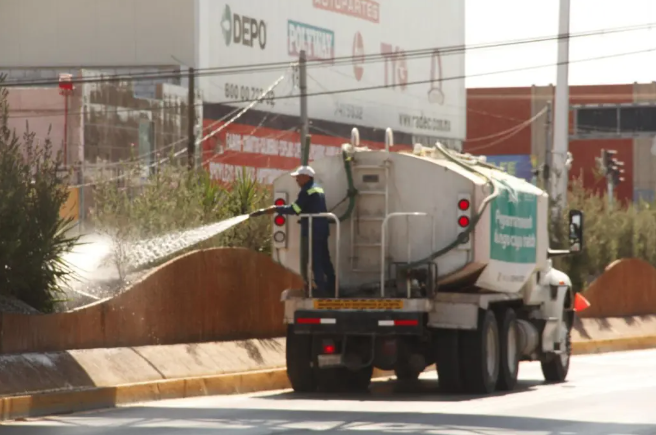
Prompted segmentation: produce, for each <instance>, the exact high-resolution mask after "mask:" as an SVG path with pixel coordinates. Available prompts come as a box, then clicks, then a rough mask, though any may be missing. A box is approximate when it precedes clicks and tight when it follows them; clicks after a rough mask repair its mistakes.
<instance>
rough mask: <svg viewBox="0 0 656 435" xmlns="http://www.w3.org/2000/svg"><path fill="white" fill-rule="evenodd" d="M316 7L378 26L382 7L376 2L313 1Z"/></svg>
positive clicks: (367, 0)
mask: <svg viewBox="0 0 656 435" xmlns="http://www.w3.org/2000/svg"><path fill="white" fill-rule="evenodd" d="M312 3H313V4H314V7H315V8H317V9H323V10H326V11H330V12H335V13H337V14H342V15H348V16H351V17H355V18H360V19H362V20H366V21H371V22H372V23H376V24H378V23H379V22H380V5H379V4H378V2H376V1H374V0H312Z"/></svg>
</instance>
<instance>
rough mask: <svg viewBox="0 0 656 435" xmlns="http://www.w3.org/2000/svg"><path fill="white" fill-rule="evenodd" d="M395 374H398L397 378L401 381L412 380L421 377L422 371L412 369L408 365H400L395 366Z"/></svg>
mask: <svg viewBox="0 0 656 435" xmlns="http://www.w3.org/2000/svg"><path fill="white" fill-rule="evenodd" d="M394 374H395V375H396V379H398V380H399V381H405V382H410V381H416V380H417V379H419V375H420V374H421V372H418V371H416V370H412V369H411V368H410V367H408V366H407V365H398V366H397V367H396V368H394Z"/></svg>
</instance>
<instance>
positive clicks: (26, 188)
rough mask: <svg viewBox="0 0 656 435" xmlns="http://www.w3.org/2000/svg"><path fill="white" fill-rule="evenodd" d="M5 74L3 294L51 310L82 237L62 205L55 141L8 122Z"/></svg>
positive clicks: (0, 126)
mask: <svg viewBox="0 0 656 435" xmlns="http://www.w3.org/2000/svg"><path fill="white" fill-rule="evenodd" d="M3 82H4V77H3V76H0V294H4V295H7V296H13V297H16V298H18V299H20V300H22V301H23V302H25V303H27V304H29V305H31V306H33V307H34V308H36V309H37V310H39V311H41V312H51V311H53V309H54V305H55V303H56V302H57V300H58V299H59V298H61V297H62V296H63V295H64V292H63V291H62V289H61V287H60V286H61V285H62V284H63V283H65V282H66V281H67V280H68V279H70V278H71V277H72V275H71V274H72V270H71V268H70V265H68V264H67V263H66V262H65V260H64V254H66V253H67V252H70V251H71V250H72V249H73V248H74V247H75V245H76V244H77V243H78V239H79V237H77V236H73V237H71V236H69V235H68V234H69V230H70V229H71V228H72V227H73V225H74V224H73V222H72V219H70V218H66V219H65V218H62V217H61V216H60V210H61V208H62V206H63V204H64V203H65V202H66V200H67V199H68V195H69V191H68V179H69V174H68V173H66V171H65V170H64V168H63V165H62V154H61V152H58V153H56V154H54V155H53V150H52V143H51V141H50V140H49V139H46V140H45V141H44V143H43V144H39V143H37V142H36V141H35V134H34V133H32V132H30V131H29V125H28V124H27V123H26V131H25V133H24V134H23V136H22V138H21V137H19V136H18V135H17V134H16V132H15V131H13V130H12V129H10V128H9V104H8V95H9V92H8V90H7V89H6V88H4V87H2V83H3Z"/></svg>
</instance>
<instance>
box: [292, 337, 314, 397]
mask: <svg viewBox="0 0 656 435" xmlns="http://www.w3.org/2000/svg"><path fill="white" fill-rule="evenodd" d="M286 347H287V349H286V351H287V352H286V356H287V377H288V378H289V382H290V383H291V384H292V388H293V389H294V391H295V392H298V393H310V392H313V391H315V390H316V389H317V381H316V377H315V374H314V369H313V367H312V336H311V335H309V334H308V335H305V334H303V335H301V334H294V330H293V327H292V326H291V325H290V326H287V345H286Z"/></svg>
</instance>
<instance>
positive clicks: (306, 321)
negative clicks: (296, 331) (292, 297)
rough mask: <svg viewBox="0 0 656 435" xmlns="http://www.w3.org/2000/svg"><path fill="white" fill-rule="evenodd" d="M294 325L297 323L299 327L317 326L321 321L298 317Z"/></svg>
mask: <svg viewBox="0 0 656 435" xmlns="http://www.w3.org/2000/svg"><path fill="white" fill-rule="evenodd" d="M296 323H299V324H301V325H318V324H320V323H321V319H312V318H306V317H299V318H298V319H296Z"/></svg>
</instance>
